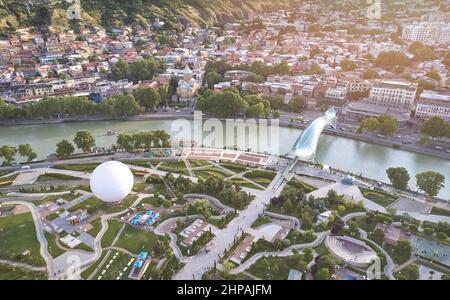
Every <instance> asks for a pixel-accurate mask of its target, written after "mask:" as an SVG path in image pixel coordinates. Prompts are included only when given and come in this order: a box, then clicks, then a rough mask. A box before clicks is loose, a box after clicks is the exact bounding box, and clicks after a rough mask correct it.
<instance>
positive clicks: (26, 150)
mask: <svg viewBox="0 0 450 300" xmlns="http://www.w3.org/2000/svg"><path fill="white" fill-rule="evenodd" d="M19 154H20V156H22V157H26V158H27V162H30V161H32V160H33V159H35V158H36V157H37V154H36V152H34V151H33V147H31V145H30V144H22V145H19Z"/></svg>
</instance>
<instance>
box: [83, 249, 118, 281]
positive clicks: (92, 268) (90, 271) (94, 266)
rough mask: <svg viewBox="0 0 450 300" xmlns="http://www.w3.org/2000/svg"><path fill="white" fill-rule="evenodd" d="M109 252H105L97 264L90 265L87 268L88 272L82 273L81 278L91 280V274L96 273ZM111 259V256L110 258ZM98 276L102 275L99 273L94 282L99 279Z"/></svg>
mask: <svg viewBox="0 0 450 300" xmlns="http://www.w3.org/2000/svg"><path fill="white" fill-rule="evenodd" d="M107 252H108V251H107V250H103V253H102V255H101V256H100V258H99V259H98V260H97V261H96V262H95V263H93V264H92V265H90V266H89V268H87V269H86V270H84V271H83V272H81V278H83V279H85V280H86V279H88V278H89V276H91V274H92V272H94V270H95V269H96V268H97V266H98V265H99V264H100V262H101V261H102V260H103V258H104V257H105V255H106V253H107ZM110 257H111V256H110ZM98 274H100V273H97V274H96V275H97V276H94V277H93V278H92V279H93V280H94V279H97V277H98Z"/></svg>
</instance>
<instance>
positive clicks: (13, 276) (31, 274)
mask: <svg viewBox="0 0 450 300" xmlns="http://www.w3.org/2000/svg"><path fill="white" fill-rule="evenodd" d="M46 279H47V273H46V272H38V271H31V270H28V269H25V268H19V267H13V266H10V265H4V264H0V280H46Z"/></svg>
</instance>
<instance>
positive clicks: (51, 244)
mask: <svg viewBox="0 0 450 300" xmlns="http://www.w3.org/2000/svg"><path fill="white" fill-rule="evenodd" d="M44 234H45V239H46V240H47V243H48V247H47V249H48V252H49V253H50V255H51V256H52V257H53V258H57V257H58V256H60V255H62V254H64V252H65V251H64V250H63V249H61V248H59V247H58V245H57V244H56V240H55V239H56V237H55V236H54V235H52V234H50V233H48V232H47V231H45V232H44Z"/></svg>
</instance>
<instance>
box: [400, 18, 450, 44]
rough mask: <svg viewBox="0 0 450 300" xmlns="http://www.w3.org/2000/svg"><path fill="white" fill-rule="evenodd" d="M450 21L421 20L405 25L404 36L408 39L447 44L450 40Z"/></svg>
mask: <svg viewBox="0 0 450 300" xmlns="http://www.w3.org/2000/svg"><path fill="white" fill-rule="evenodd" d="M449 36H450V25H449V24H448V23H432V22H420V23H411V24H406V25H404V26H403V30H402V38H403V39H404V40H407V41H421V42H429V43H433V44H438V45H439V44H446V43H448V42H449V41H450V37H449Z"/></svg>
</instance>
